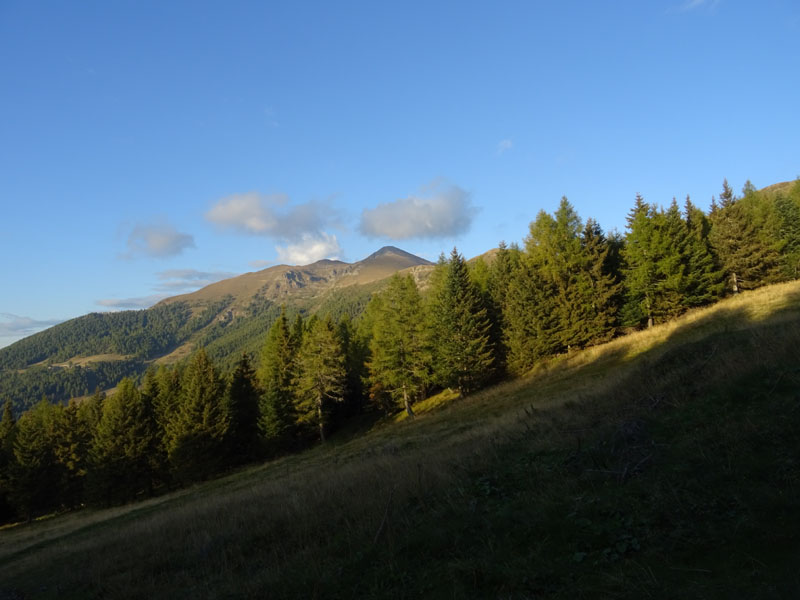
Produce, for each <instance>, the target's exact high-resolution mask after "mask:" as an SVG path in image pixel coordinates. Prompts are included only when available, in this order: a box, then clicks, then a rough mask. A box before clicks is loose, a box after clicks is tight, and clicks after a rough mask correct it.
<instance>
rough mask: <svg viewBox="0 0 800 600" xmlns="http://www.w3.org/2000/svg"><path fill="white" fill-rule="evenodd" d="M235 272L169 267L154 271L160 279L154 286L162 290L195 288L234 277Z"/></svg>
mask: <svg viewBox="0 0 800 600" xmlns="http://www.w3.org/2000/svg"><path fill="white" fill-rule="evenodd" d="M235 276H236V273H230V272H227V271H197V270H195V269H169V270H167V271H160V272H158V273H156V277H158V279H159V280H160V281H161V283H159V284H158V285H156V286H155V289H156V290H159V291H164V292H169V291H173V292H179V291H184V290H195V289H199V288H201V287H205V286H207V285H209V284H212V283H216V282H217V281H222V280H223V279H229V278H231V277H235Z"/></svg>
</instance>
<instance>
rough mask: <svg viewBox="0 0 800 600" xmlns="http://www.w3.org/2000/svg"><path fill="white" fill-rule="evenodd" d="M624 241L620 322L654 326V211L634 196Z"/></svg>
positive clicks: (637, 195) (640, 197) (640, 198)
mask: <svg viewBox="0 0 800 600" xmlns="http://www.w3.org/2000/svg"><path fill="white" fill-rule="evenodd" d="M627 222H628V225H627V229H628V233H627V235H626V237H625V248H624V250H623V259H624V261H625V268H624V273H625V287H626V306H625V318H624V321H625V322H626V324H628V325H634V324H637V325H638V324H640V323H642V322H646V323H647V326H648V327H652V326H653V323H654V317H655V311H656V294H657V288H658V272H657V268H656V257H655V251H654V249H655V246H656V225H655V210H654V209H653V208H652V207H651V206H650V205H649V204H648V203H647V202H645V201H644V198H642V196H641V195H639V194H636V201H635V203H634V205H633V208H632V209H631V212H630V213H628V217H627Z"/></svg>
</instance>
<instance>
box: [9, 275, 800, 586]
mask: <svg viewBox="0 0 800 600" xmlns="http://www.w3.org/2000/svg"><path fill="white" fill-rule="evenodd" d="M415 411H416V412H417V415H418V416H417V418H416V419H414V420H413V421H412V420H408V419H405V418H403V417H401V416H398V417H397V418H387V419H384V420H382V421H380V422H377V423H373V422H367V421H364V422H362V423H360V424H359V425H355V426H353V428H352V429H351V430H349V431H344V432H339V433H338V434H337V435H335V436H333V437H332V438H331V440H330V441H329V443H327V444H325V445H324V446H318V447H316V448H313V449H311V450H309V451H306V452H304V453H302V454H298V455H294V456H288V457H285V458H282V459H279V460H276V461H273V462H269V463H266V464H263V465H259V466H256V467H252V468H248V469H245V470H241V471H238V472H235V473H232V474H230V475H228V476H226V477H224V478H221V479H217V480H214V481H210V482H206V483H204V484H201V485H197V486H194V487H192V488H189V489H186V490H181V491H179V492H175V493H173V494H171V495H167V496H161V497H158V498H153V499H150V500H147V501H145V502H141V503H138V504H131V505H127V506H123V507H117V508H113V509H108V510H84V511H80V512H74V513H69V514H65V515H56V516H52V517H49V518H44V519H40V520H38V521H36V522H34V523H31V524H20V525H16V526H11V527H6V528H4V529H2V530H0V599H3V598H59V599H61V598H75V599H82V598H109V599H115V598H120V599H121V598H176V599H180V598H187V599H189V598H191V599H202V598H325V599H327V598H508V599H512V598H519V599H523V598H664V599H667V598H669V599H672V598H797V597H800V571H798V569H797V565H798V564H800V443H798V433H797V432H798V431H800V284H797V283H789V284H781V285H775V286H770V287H767V288H763V289H760V290H757V291H754V292H749V293H743V294H740V295H739V296H737V297H735V298H732V299H729V300H726V301H723V302H720V303H719V304H717V305H715V306H713V307H710V308H706V309H702V310H697V311H694V312H691V313H689V314H687V315H685V316H683V317H682V318H680V319H677V320H675V321H673V322H671V323H668V324H666V325H662V326H659V327H656V328H653V329H651V330H647V331H640V332H635V333H631V334H630V335H627V336H624V337H620V338H618V339H616V340H614V341H612V342H610V343H608V344H605V345H602V346H597V347H594V348H590V349H587V350H583V351H578V352H573V353H570V354H567V355H562V356H559V357H556V358H554V359H552V360H549V361H545V362H542V363H541V364H539V365H538V366H537V368H535V369H534V370H533V371H532V372H531V373H530V374H529V375H528V376H527V377H525V378H521V379H517V380H513V381H509V382H506V383H502V384H500V385H496V386H494V387H492V388H489V389H487V390H484V391H483V392H480V393H477V394H474V395H472V396H469V397H467V398H461V399H460V398H457V397H456V396H455V395H454V394H452V393H448V392H445V393H443V394H440V395H439V396H437V397H434V398H430V399H428V400H426V401H425V402H423V403H421V404H419V405H417V406H416V407H415Z"/></svg>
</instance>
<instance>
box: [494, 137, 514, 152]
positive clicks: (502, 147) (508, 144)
mask: <svg viewBox="0 0 800 600" xmlns="http://www.w3.org/2000/svg"><path fill="white" fill-rule="evenodd" d="M513 147H514V142H512V141H511V140H500V141H499V142H497V154H504V153H506V152H508V151H509V150H511V149H512V148H513Z"/></svg>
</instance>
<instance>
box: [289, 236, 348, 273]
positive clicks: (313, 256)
mask: <svg viewBox="0 0 800 600" xmlns="http://www.w3.org/2000/svg"><path fill="white" fill-rule="evenodd" d="M275 249H276V250H277V251H278V261H279V262H282V263H286V264H290V265H307V264H311V263H313V262H316V261H318V260H322V259H323V258H331V259H338V258H339V256H340V255H341V252H342V249H341V247H340V246H339V241H338V240H337V239H336V236H335V235H332V234H328V233H325V232H320V233H317V234H310V233H309V234H305V235H303V236H302V238H301V239H300V240H299V241H297V242H295V243H291V244H287V245H286V246H276V247H275Z"/></svg>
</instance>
